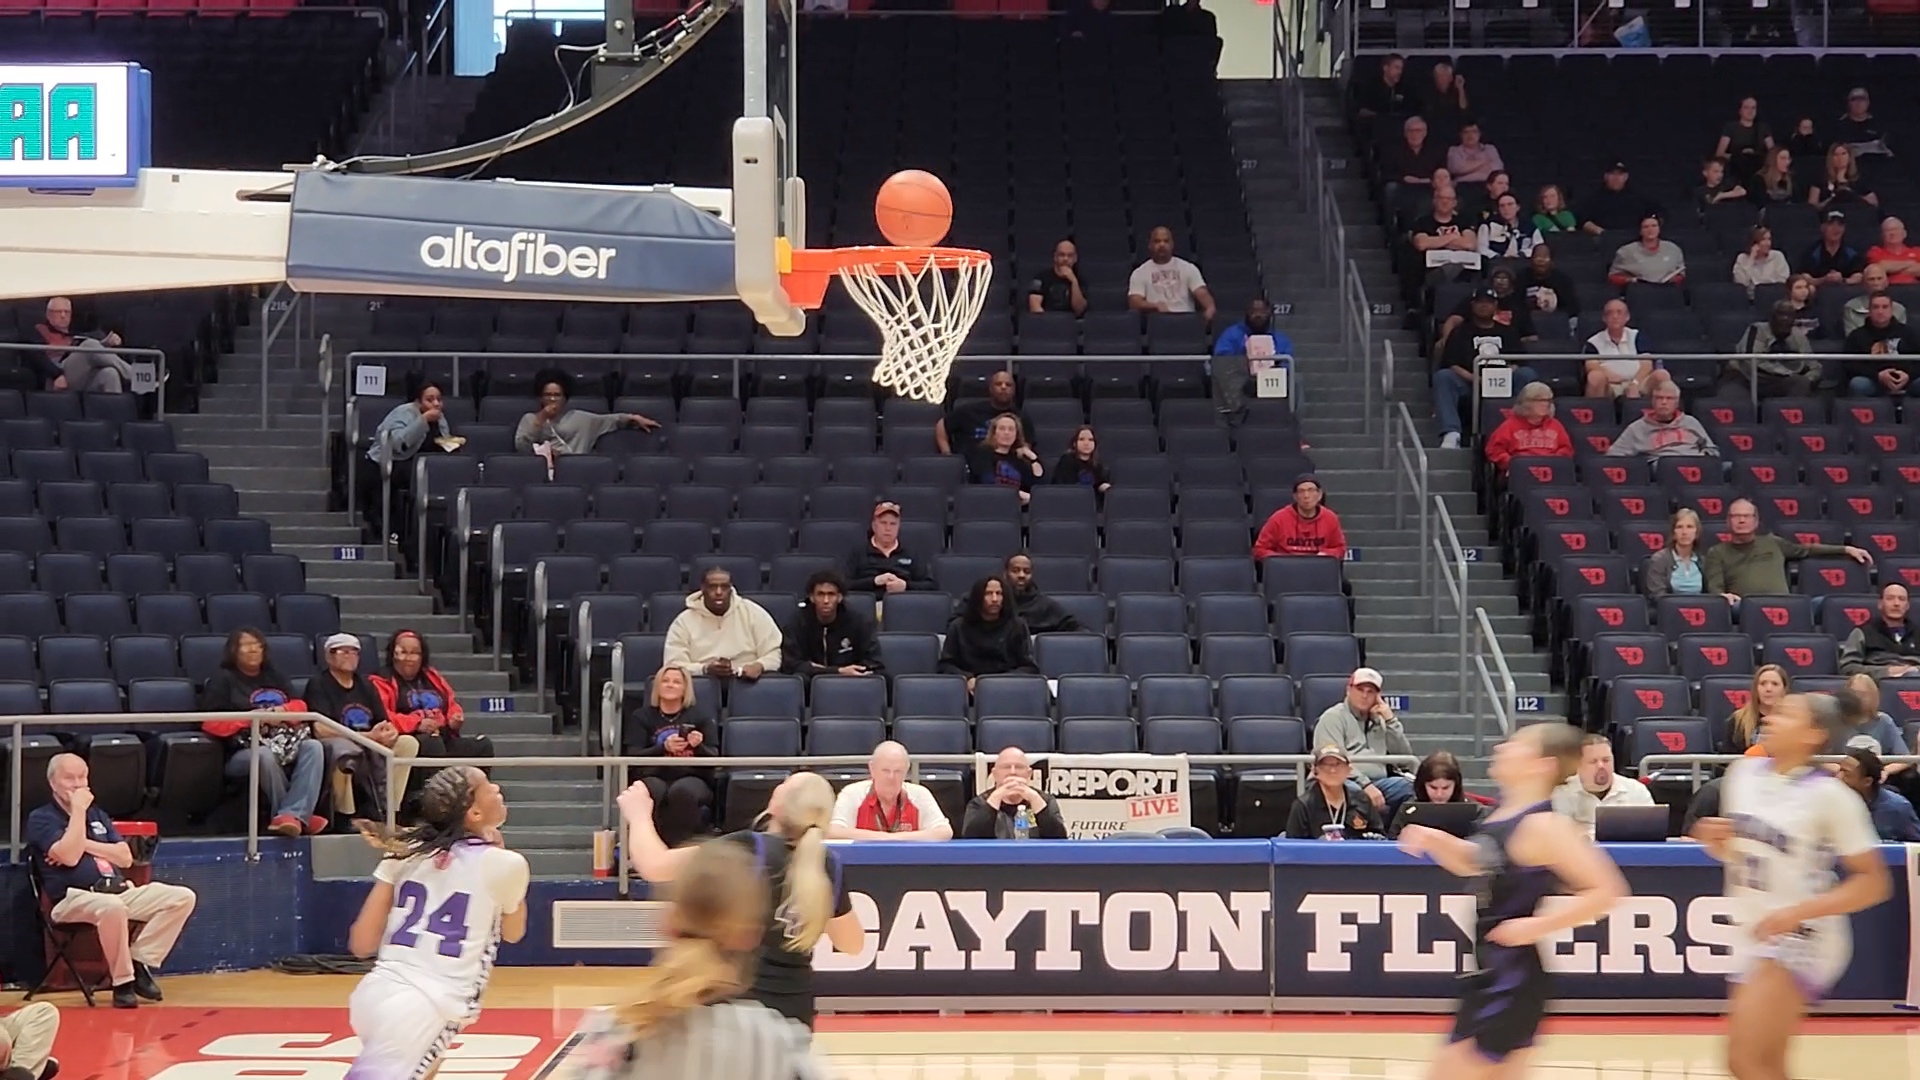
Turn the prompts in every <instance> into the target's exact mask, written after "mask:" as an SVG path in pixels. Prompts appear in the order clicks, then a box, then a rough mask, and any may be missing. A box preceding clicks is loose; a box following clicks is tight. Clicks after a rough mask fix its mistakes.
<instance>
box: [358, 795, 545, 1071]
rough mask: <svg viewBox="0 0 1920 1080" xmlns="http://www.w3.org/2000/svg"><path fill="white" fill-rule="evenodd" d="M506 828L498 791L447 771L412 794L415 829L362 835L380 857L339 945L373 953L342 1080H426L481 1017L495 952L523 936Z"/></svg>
mask: <svg viewBox="0 0 1920 1080" xmlns="http://www.w3.org/2000/svg"><path fill="white" fill-rule="evenodd" d="M506 820H507V804H506V802H505V801H504V800H503V799H501V797H500V788H499V787H498V786H497V785H495V784H494V783H493V782H492V781H490V780H488V779H487V777H486V774H485V773H482V772H481V771H480V770H479V769H474V768H468V767H455V768H447V769H442V770H440V771H439V772H437V773H435V774H434V775H433V777H432V779H430V780H428V781H427V783H426V785H425V787H424V788H423V789H422V790H421V792H420V817H419V823H418V824H416V825H413V826H411V827H408V828H404V829H399V830H396V831H393V832H388V831H387V830H385V829H384V828H382V827H379V826H373V825H363V826H362V831H364V832H366V834H367V837H368V839H369V840H371V841H373V843H374V844H376V845H377V846H379V847H380V848H381V849H382V850H383V851H385V852H386V853H387V857H386V858H385V859H382V860H381V862H380V866H379V868H378V869H376V870H375V871H374V873H373V882H374V884H373V891H372V892H370V893H368V894H367V900H366V903H365V905H364V906H362V907H361V909H360V917H359V918H358V919H356V920H354V924H353V929H352V931H351V932H350V934H349V936H348V943H349V945H350V947H351V948H352V949H353V953H354V955H355V956H369V955H372V954H374V952H375V951H376V950H377V951H378V953H379V957H378V959H377V960H375V961H374V965H373V970H372V971H371V972H368V973H367V977H366V978H364V979H362V980H361V981H360V985H359V986H357V987H355V988H354V991H353V997H352V1000H351V1001H350V1002H349V1005H350V1008H351V1014H352V1020H353V1033H354V1034H355V1035H358V1036H359V1037H360V1056H359V1057H357V1058H355V1059H354V1062H353V1065H352V1067H350V1068H349V1069H348V1070H347V1078H348V1080H425V1078H426V1077H429V1076H431V1075H433V1073H434V1071H435V1069H437V1068H438V1067H439V1064H440V1057H441V1055H443V1054H445V1053H446V1052H447V1047H448V1046H450V1045H452V1043H453V1041H454V1039H455V1037H457V1036H458V1035H459V1034H460V1029H462V1028H464V1027H466V1026H467V1025H468V1024H470V1023H472V1022H473V1021H474V1019H475V1018H477V1017H478V1016H479V1015H480V995H481V993H482V992H483V991H484V990H486V987H487V978H488V976H489V975H491V974H492V972H493V960H494V955H495V954H496V953H497V952H498V951H499V949H500V942H501V941H502V940H506V941H519V940H520V938H521V936H522V935H524V934H525V933H526V932H527V904H526V899H527V881H528V877H529V873H528V869H527V860H526V858H525V857H524V856H521V855H519V854H517V853H515V852H511V851H508V850H506V849H505V848H504V847H502V846H501V842H500V826H501V825H502V824H503V823H504V822H505V821H506Z"/></svg>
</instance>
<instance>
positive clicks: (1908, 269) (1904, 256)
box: [1867, 217, 1920, 285]
mask: <svg viewBox="0 0 1920 1080" xmlns="http://www.w3.org/2000/svg"><path fill="white" fill-rule="evenodd" d="M1867 261H1868V262H1870V263H1879V264H1880V265H1881V266H1884V267H1886V270H1887V280H1888V281H1889V282H1892V283H1893V284H1895V285H1912V284H1914V283H1916V282H1920V248H1916V247H1908V246H1907V223H1906V222H1904V221H1901V220H1900V219H1899V218H1897V217H1888V218H1887V219H1886V220H1884V221H1882V222H1880V242H1879V243H1878V244H1875V245H1874V246H1873V247H1871V248H1869V249H1867Z"/></svg>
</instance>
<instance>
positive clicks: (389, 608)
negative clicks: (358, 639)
mask: <svg viewBox="0 0 1920 1080" xmlns="http://www.w3.org/2000/svg"><path fill="white" fill-rule="evenodd" d="M434 614H435V611H434V603H433V598H432V597H430V596H422V595H420V594H419V593H413V594H412V595H408V594H405V593H399V594H391V593H375V594H371V595H355V594H353V593H347V594H344V595H342V596H341V597H340V618H341V621H342V622H345V621H346V620H347V619H349V618H363V617H368V616H383V617H386V618H389V619H391V618H400V617H405V618H408V619H418V618H420V617H422V616H432V615H434Z"/></svg>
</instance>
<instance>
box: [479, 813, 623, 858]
mask: <svg viewBox="0 0 1920 1080" xmlns="http://www.w3.org/2000/svg"><path fill="white" fill-rule="evenodd" d="M581 810H582V811H583V814H582V815H581V816H584V817H585V818H586V821H585V823H584V824H583V825H582V824H574V823H571V822H558V823H555V824H552V825H536V824H534V823H532V822H523V821H522V820H521V817H520V808H519V807H518V806H510V807H508V808H507V812H508V817H507V823H506V825H504V826H502V827H501V829H500V835H501V837H502V838H503V839H505V840H506V842H507V846H508V847H510V848H512V849H513V850H515V851H526V850H529V849H533V850H544V851H572V852H578V851H581V850H590V849H591V848H592V847H593V830H594V829H595V828H596V827H597V826H598V824H599V817H600V808H599V807H598V806H597V805H592V804H589V805H586V806H583V807H582V808H581ZM576 857H577V856H576Z"/></svg>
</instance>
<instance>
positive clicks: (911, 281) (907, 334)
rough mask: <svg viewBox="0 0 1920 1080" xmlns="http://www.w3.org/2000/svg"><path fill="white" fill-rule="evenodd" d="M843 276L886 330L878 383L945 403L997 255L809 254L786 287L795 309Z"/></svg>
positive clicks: (785, 277) (799, 256) (860, 250)
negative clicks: (951, 375)
mask: <svg viewBox="0 0 1920 1080" xmlns="http://www.w3.org/2000/svg"><path fill="white" fill-rule="evenodd" d="M836 274H837V275H838V276H839V278H840V283H841V284H842V285H844V286H846V289H847V292H849V293H851V294H853V299H854V302H855V303H857V304H859V305H860V310H861V311H864V312H866V313H867V317H868V318H870V319H872V320H873V321H874V325H876V326H878V327H879V328H880V363H879V365H878V366H876V367H875V368H874V369H873V381H874V382H875V383H877V384H879V385H881V386H885V387H889V388H891V389H892V390H893V391H894V392H895V393H898V394H899V395H900V396H901V397H907V398H915V399H917V400H920V401H930V402H934V403H935V404H938V403H940V402H943V401H945V400H946V399H947V374H948V372H950V371H952V370H953V359H954V357H955V356H958V355H959V353H960V345H961V343H962V342H964V341H966V339H967V334H968V333H969V332H970V331H972V329H973V324H974V322H975V321H977V320H978V319H979V318H980V307H981V305H982V304H983V303H984V302H985V301H986V297H987V286H988V285H989V284H991V282H992V281H993V257H992V256H990V255H988V254H987V253H986V252H984V251H970V250H968V249H966V248H941V247H852V248H810V249H801V250H797V251H795V252H793V253H792V269H791V270H789V271H787V272H786V273H783V274H781V283H782V284H783V285H784V286H785V287H786V290H787V295H788V297H789V299H791V300H792V302H793V303H794V305H795V306H797V307H802V308H807V309H813V308H818V307H819V306H820V302H821V301H822V300H823V299H825V297H826V294H827V283H828V280H829V279H830V278H831V277H833V276H834V275H836Z"/></svg>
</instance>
